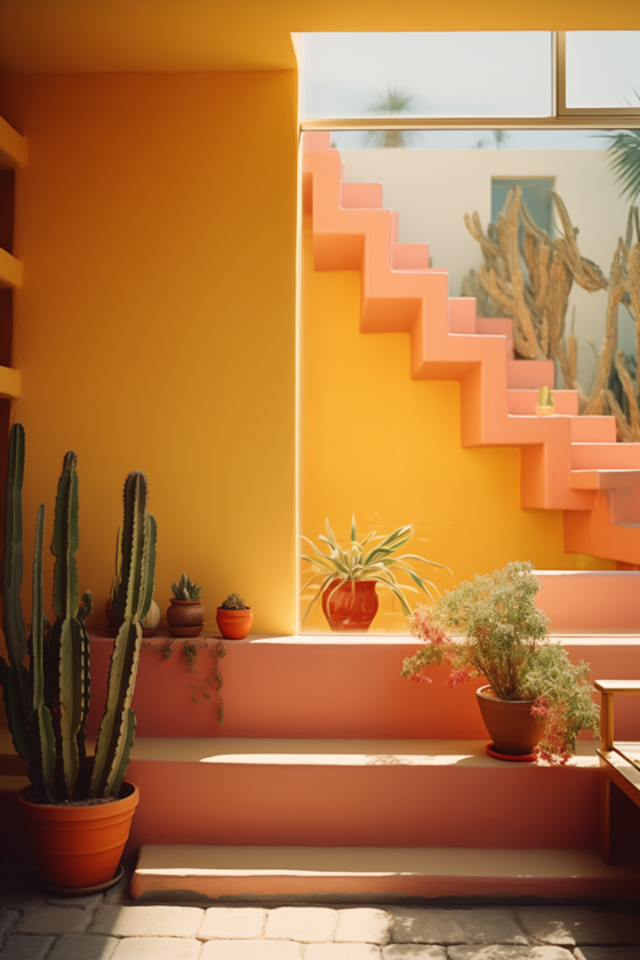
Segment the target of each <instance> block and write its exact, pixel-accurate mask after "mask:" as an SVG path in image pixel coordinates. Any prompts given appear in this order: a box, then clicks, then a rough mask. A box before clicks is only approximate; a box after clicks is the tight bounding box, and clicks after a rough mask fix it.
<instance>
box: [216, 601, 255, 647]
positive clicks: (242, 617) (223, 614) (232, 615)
mask: <svg viewBox="0 0 640 960" xmlns="http://www.w3.org/2000/svg"><path fill="white" fill-rule="evenodd" d="M216 621H217V623H218V629H219V630H220V633H221V634H222V636H223V637H224V638H225V640H244V638H245V637H246V636H247V634H248V633H249V631H250V630H251V626H252V624H253V610H252V609H251V607H245V609H244V610H225V609H224V607H218V610H217V612H216Z"/></svg>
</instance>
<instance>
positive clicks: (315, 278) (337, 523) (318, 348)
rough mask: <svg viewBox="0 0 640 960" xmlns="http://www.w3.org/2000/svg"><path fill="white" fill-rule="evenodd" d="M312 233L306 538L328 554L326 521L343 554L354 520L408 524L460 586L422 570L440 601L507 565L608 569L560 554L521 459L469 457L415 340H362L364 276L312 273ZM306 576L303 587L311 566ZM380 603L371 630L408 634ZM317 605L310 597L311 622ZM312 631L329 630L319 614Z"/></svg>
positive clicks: (478, 453) (449, 392)
mask: <svg viewBox="0 0 640 960" xmlns="http://www.w3.org/2000/svg"><path fill="white" fill-rule="evenodd" d="M310 226H311V223H310V218H305V233H304V237H305V247H304V253H305V256H304V288H303V289H304V306H303V318H304V319H303V332H302V378H301V380H302V406H301V415H302V425H303V427H302V440H301V521H300V529H301V532H302V533H303V534H304V535H306V536H307V537H309V538H310V539H312V540H314V541H315V542H316V543H317V545H318V546H320V547H322V544H319V543H318V541H317V537H318V535H319V534H321V533H324V532H325V529H324V524H325V518H326V517H328V518H329V520H330V522H331V526H332V529H333V532H334V533H335V534H336V536H337V538H338V541H339V542H340V543H342V544H343V545H346V544H347V542H348V539H349V528H350V525H351V511H352V509H353V510H355V514H356V519H357V522H358V533H359V535H360V536H364V535H365V534H366V533H368V532H369V531H370V530H372V529H375V530H377V531H378V533H384V534H385V535H386V534H389V533H391V532H392V531H393V530H394V529H396V527H399V526H401V525H403V524H407V523H412V524H413V525H414V537H413V540H412V541H411V542H410V543H408V544H407V545H406V547H405V548H404V550H405V551H406V552H410V553H415V554H418V555H420V556H423V557H426V558H428V559H430V560H435V561H437V562H439V563H443V564H445V565H446V566H448V567H450V568H451V569H452V571H453V575H454V577H453V579H452V578H451V576H450V575H448V574H447V573H445V572H444V571H434V570H433V568H428V567H426V566H425V565H424V564H419V563H415V564H414V566H415V568H416V569H417V570H418V571H419V572H420V573H421V574H426V575H427V576H431V575H433V577H432V578H433V580H434V582H435V583H436V585H437V586H438V587H439V589H440V590H444V589H450V588H451V587H452V586H453V584H454V582H456V583H457V582H459V581H461V580H469V579H472V578H473V576H474V575H475V574H476V573H487V572H490V571H491V570H493V569H495V568H497V567H501V566H503V565H504V564H505V563H507V562H508V561H509V560H530V561H531V562H532V563H533V564H534V566H535V567H537V568H538V569H586V568H595V569H598V568H601V569H611V567H612V566H613V565H612V564H610V563H609V562H608V561H597V560H594V559H591V558H586V557H579V556H576V555H572V554H567V553H565V552H564V549H563V541H562V514H561V513H560V512H559V511H547V510H523V509H522V508H521V507H520V452H519V450H518V449H517V448H498V447H493V448H478V449H466V450H465V449H463V448H462V447H461V445H460V388H459V384H458V383H453V382H439V381H438V382H436V381H416V380H411V378H410V373H409V337H408V336H407V335H405V334H361V333H360V332H359V321H360V277H359V274H358V273H355V272H340V273H334V272H316V271H315V269H314V266H313V253H312V245H311V235H310V232H309V231H310ZM428 239H429V238H428V237H424V240H425V241H428ZM322 549H323V550H325V552H326V549H327V548H326V547H322ZM303 568H304V569H303V583H304V581H305V580H306V576H305V572H304V570H305V569H308V564H306V563H303ZM430 569H431V573H430ZM400 578H401V579H402V575H401V577H400ZM407 579H408V578H407V577H404V580H405V582H406V581H407ZM318 583H319V581H318ZM378 594H379V595H380V597H381V601H382V602H381V605H380V609H379V612H378V614H377V616H376V620H375V621H374V624H373V625H372V628H373V629H378V630H383V631H384V630H392V631H398V632H404V631H406V620H405V618H404V617H403V616H402V614H401V612H400V609H399V604H398V603H397V601H396V602H395V605H394V603H393V601H392V600H391V598H390V596H389V594H388V592H383V591H382V590H380V589H378ZM312 596H313V591H312V590H308V591H307V593H306V594H305V599H304V600H303V603H302V614H303V615H304V611H305V610H306V608H307V605H308V603H309V601H310V599H311V597H312ZM408 596H409V599H410V602H412V603H413V602H415V601H416V600H417V599H418V595H417V594H410V595H408ZM421 596H422V597H424V594H422V595H421ZM382 598H384V599H382ZM305 629H308V630H309V631H323V632H324V631H326V629H327V627H326V622H325V621H324V617H323V614H322V611H321V609H320V604H319V603H316V605H315V606H314V607H313V608H312V611H311V612H310V613H309V616H308V618H307V621H306V623H305Z"/></svg>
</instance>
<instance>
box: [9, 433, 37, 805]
mask: <svg viewBox="0 0 640 960" xmlns="http://www.w3.org/2000/svg"><path fill="white" fill-rule="evenodd" d="M24 451H25V437H24V429H23V427H22V426H21V424H15V425H14V426H13V427H12V429H11V435H10V438H9V458H8V462H7V489H6V500H5V525H4V569H3V578H2V581H3V595H4V616H3V629H4V635H5V640H6V644H7V653H8V656H9V663H8V664H7V662H6V661H5V660H4V658H2V657H0V671H1V677H2V689H3V693H4V702H5V707H6V712H7V719H8V722H9V729H10V731H11V736H12V738H13V742H14V745H15V748H16V750H17V751H18V753H19V754H20V756H21V757H22V759H23V760H24V762H25V763H26V765H27V770H28V773H29V779H30V780H31V781H32V783H39V784H40V787H41V788H42V783H41V777H40V776H39V758H38V750H37V744H36V743H35V742H34V740H33V737H32V735H31V729H30V724H29V715H30V713H31V710H32V707H33V697H32V688H31V676H30V674H29V671H28V670H27V668H26V667H25V666H24V663H23V661H24V659H25V657H26V656H27V635H26V630H25V625H24V619H23V616H22V604H21V602H20V589H21V587H22V482H23V479H24ZM39 520H40V516H39ZM41 526H42V525H41V523H40V527H39V529H40V531H41Z"/></svg>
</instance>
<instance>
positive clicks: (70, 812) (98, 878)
mask: <svg viewBox="0 0 640 960" xmlns="http://www.w3.org/2000/svg"><path fill="white" fill-rule="evenodd" d="M30 791H31V787H25V789H24V790H21V791H20V792H19V793H18V802H19V804H20V808H21V810H22V816H23V819H24V822H25V826H26V830H27V837H28V839H29V843H30V845H31V849H32V850H33V853H34V856H35V858H36V864H37V866H38V872H39V874H40V877H41V878H42V880H43V882H44V883H45V884H47V886H49V887H59V888H62V889H65V890H74V889H75V890H82V889H84V888H86V887H96V886H98V885H99V884H106V883H108V881H110V880H111V879H112V878H113V876H114V874H115V872H116V870H117V869H118V864H119V863H120V858H121V856H122V852H123V850H124V847H125V844H126V842H127V840H128V839H129V831H130V829H131V820H132V818H133V814H134V812H135V808H136V806H137V805H138V799H139V793H138V788H137V787H136V786H134V784H132V783H127V782H126V781H125V782H124V783H123V784H122V789H121V791H120V797H119V798H118V799H117V800H112V801H111V802H110V803H100V804H92V805H89V806H83V805H78V806H67V805H65V804H61V805H59V806H50V805H48V804H42V803H31V801H30V800H29V795H30Z"/></svg>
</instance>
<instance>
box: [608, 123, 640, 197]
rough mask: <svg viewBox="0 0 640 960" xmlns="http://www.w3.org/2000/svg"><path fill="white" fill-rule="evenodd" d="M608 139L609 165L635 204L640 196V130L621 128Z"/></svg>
mask: <svg viewBox="0 0 640 960" xmlns="http://www.w3.org/2000/svg"><path fill="white" fill-rule="evenodd" d="M608 139H609V147H608V149H607V153H608V154H609V166H610V167H611V169H612V171H613V175H614V177H615V178H616V180H617V181H618V183H619V184H620V187H621V192H622V196H623V197H625V196H626V197H628V198H629V200H630V202H631V203H632V204H633V203H634V202H635V201H636V200H637V198H638V197H639V196H640V130H620V131H619V132H618V133H616V134H614V135H612V136H610V137H609V138H608Z"/></svg>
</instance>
